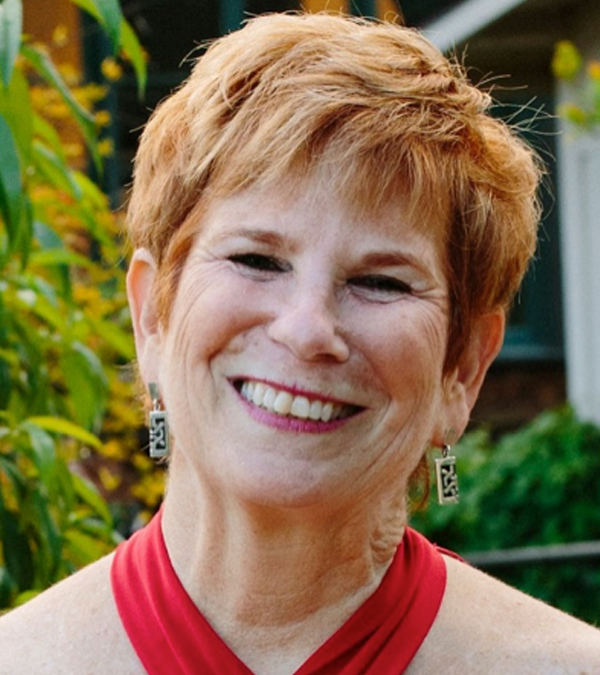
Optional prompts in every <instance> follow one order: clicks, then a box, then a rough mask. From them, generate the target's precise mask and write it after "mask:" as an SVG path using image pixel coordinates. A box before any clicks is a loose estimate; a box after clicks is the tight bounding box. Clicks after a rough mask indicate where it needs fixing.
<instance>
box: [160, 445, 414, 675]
mask: <svg viewBox="0 0 600 675" xmlns="http://www.w3.org/2000/svg"><path fill="white" fill-rule="evenodd" d="M404 503H405V500H404V499H403V498H402V499H400V498H398V497H396V498H395V499H393V500H392V499H390V500H388V501H387V502H382V501H381V498H379V499H377V498H375V496H373V495H371V496H370V497H369V499H367V498H366V496H365V501H362V500H356V499H355V500H353V502H352V504H349V503H346V504H338V505H329V506H327V507H326V506H324V505H318V506H315V507H307V508H301V509H294V508H272V507H269V508H267V507H264V506H261V505H256V504H252V503H247V502H244V501H243V500H237V499H235V498H231V497H224V496H223V495H222V494H221V493H215V492H214V491H213V490H212V489H211V488H210V486H208V485H206V484H205V483H204V482H203V481H202V480H201V479H200V478H198V476H197V475H196V474H195V473H194V472H193V471H192V470H191V467H190V466H187V465H186V464H185V460H183V459H182V458H180V457H178V456H177V455H175V457H174V458H173V460H172V465H171V468H170V481H169V490H168V494H167V498H166V500H165V506H164V513H163V531H164V536H165V541H166V545H167V549H168V551H169V555H170V557H171V560H172V563H173V566H174V568H175V571H176V572H177V575H178V576H179V578H180V580H181V582H182V583H183V586H184V587H185V589H186V591H187V592H188V594H189V595H190V597H191V598H192V600H193V601H194V602H195V603H196V605H197V606H198V607H199V609H200V610H201V611H202V613H203V614H204V616H205V617H206V618H207V619H208V621H209V622H210V623H211V625H212V626H213V628H214V629H215V630H216V631H217V632H218V633H219V634H220V636H221V637H222V638H223V639H224V640H225V642H226V643H227V644H228V645H229V646H230V647H231V648H232V649H233V651H234V652H235V653H236V654H237V655H238V656H239V657H240V658H242V660H243V661H244V662H246V664H247V665H249V666H250V667H254V668H255V669H256V670H255V672H261V673H276V672H293V671H294V670H295V669H296V668H297V667H298V666H299V665H300V664H301V663H302V662H303V661H304V660H305V659H306V658H307V657H308V656H309V655H310V654H311V653H312V652H313V651H315V650H316V649H317V648H318V647H319V645H320V644H322V642H323V641H324V640H325V639H327V637H329V636H330V635H331V634H332V633H333V632H335V630H337V628H339V627H340V626H341V625H342V624H343V623H344V622H345V621H346V620H347V619H348V618H349V617H350V616H351V614H352V613H353V612H354V611H356V609H358V607H359V606H360V605H361V604H362V603H363V602H364V601H365V600H366V599H367V598H368V597H369V596H370V595H371V594H372V593H373V592H374V591H375V590H376V588H377V587H378V585H379V583H380V582H381V580H382V578H383V576H384V574H385V572H386V570H387V568H388V567H389V564H390V562H391V560H392V558H393V555H394V552H395V550H396V548H397V546H398V543H399V542H400V540H401V538H402V534H403V531H404V523H405V519H406V514H405V509H404ZM307 619H310V620H307ZM266 655H267V656H266ZM282 655H285V656H282ZM265 658H273V659H275V663H280V662H281V659H282V658H283V662H284V665H283V667H282V668H279V667H271V666H270V665H269V664H267V663H265V662H264V659H265ZM271 665H272V664H271Z"/></svg>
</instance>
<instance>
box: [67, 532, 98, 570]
mask: <svg viewBox="0 0 600 675" xmlns="http://www.w3.org/2000/svg"><path fill="white" fill-rule="evenodd" d="M65 540H66V541H65V546H66V549H67V552H68V555H69V557H70V558H71V559H72V560H73V561H74V562H75V563H76V564H77V566H78V567H83V566H84V565H87V564H89V563H91V562H93V561H94V560H97V559H98V558H100V557H101V556H102V555H105V554H106V553H107V546H106V544H105V543H104V542H102V541H99V540H98V539H96V538H95V537H90V536H89V535H88V534H84V533H83V532H80V531H78V530H75V529H73V530H68V531H67V532H65Z"/></svg>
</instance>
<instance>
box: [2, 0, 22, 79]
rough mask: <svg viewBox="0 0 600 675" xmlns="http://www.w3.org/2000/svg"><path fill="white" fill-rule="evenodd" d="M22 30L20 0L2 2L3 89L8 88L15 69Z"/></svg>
mask: <svg viewBox="0 0 600 675" xmlns="http://www.w3.org/2000/svg"><path fill="white" fill-rule="evenodd" d="M22 30H23V5H22V3H21V0H4V2H3V3H2V4H0V76H1V77H2V83H3V84H4V86H5V87H8V85H9V83H10V80H11V77H12V72H13V68H14V67H15V59H16V58H17V54H18V53H19V45H20V44H21V33H22Z"/></svg>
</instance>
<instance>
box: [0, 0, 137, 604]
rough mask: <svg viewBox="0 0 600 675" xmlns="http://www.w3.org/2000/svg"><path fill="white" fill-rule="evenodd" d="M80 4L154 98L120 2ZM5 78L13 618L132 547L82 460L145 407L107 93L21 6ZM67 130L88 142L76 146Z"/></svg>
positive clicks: (7, 504) (4, 408) (1, 196)
mask: <svg viewBox="0 0 600 675" xmlns="http://www.w3.org/2000/svg"><path fill="white" fill-rule="evenodd" d="M72 2H74V4H75V5H77V6H78V7H80V8H81V9H83V10H85V11H86V12H88V13H89V14H91V15H92V16H93V17H94V18H95V19H96V20H97V21H98V23H99V24H100V25H101V26H102V28H103V29H104V30H105V31H106V33H107V34H108V35H109V37H110V40H111V44H112V47H113V50H114V57H113V61H114V62H116V59H117V58H120V59H122V60H126V61H129V62H130V63H131V64H132V67H133V69H134V70H135V72H136V74H137V77H138V83H139V87H140V91H142V90H143V88H144V84H145V72H146V71H145V60H144V55H143V52H142V50H141V48H140V45H139V43H138V41H137V39H136V37H135V35H134V33H133V31H132V30H131V27H130V26H129V24H128V23H127V22H126V21H125V19H124V18H123V15H122V13H121V9H120V6H119V3H118V0H72ZM0 80H1V82H0V152H1V159H0V279H1V281H0V607H8V606H11V605H12V604H14V603H18V602H20V601H22V600H24V599H26V598H27V597H29V595H31V593H35V592H37V591H39V590H41V589H43V588H45V587H46V586H48V585H49V584H51V583H53V582H54V581H56V580H58V579H60V578H61V577H63V576H65V575H66V574H68V573H69V572H71V571H72V570H73V569H75V568H76V567H79V566H81V565H83V564H85V563H87V562H90V561H91V560H93V559H95V558H97V557H98V556H99V555H101V554H103V553H105V552H107V551H108V550H110V548H111V547H112V546H114V544H115V543H116V542H117V541H118V539H119V536H118V534H117V533H116V531H115V530H114V525H113V519H112V517H111V513H110V511H109V509H108V507H107V505H106V502H105V501H104V499H103V498H102V497H100V495H99V494H98V492H97V490H96V489H95V488H94V487H93V486H92V484H91V483H90V482H89V481H88V480H87V479H86V478H84V477H83V463H82V459H85V458H86V457H88V456H90V455H91V454H92V453H93V452H94V451H97V452H99V453H102V452H103V451H104V447H105V446H106V445H107V443H103V442H102V441H101V440H100V439H101V438H104V435H103V429H104V428H105V426H106V424H107V423H112V424H113V427H114V426H115V406H118V405H122V406H125V405H127V404H125V401H127V402H128V404H129V407H132V406H131V400H132V399H133V391H132V387H131V386H130V385H128V384H127V377H126V376H124V375H123V372H122V370H119V364H123V363H126V362H128V361H129V360H130V359H131V358H132V357H133V347H132V342H131V337H130V332H129V330H128V314H127V310H126V299H125V294H124V291H123V289H124V283H123V270H122V266H121V253H120V245H119V244H118V233H119V224H118V221H117V219H116V218H115V216H114V215H113V214H112V213H111V211H110V208H109V204H108V200H107V197H106V195H105V194H104V193H103V192H102V191H101V190H100V189H99V187H98V186H97V185H96V184H95V183H93V182H92V181H91V180H90V178H89V177H88V176H87V174H86V173H85V172H84V171H82V170H81V168H82V166H84V164H83V165H82V158H83V159H85V155H86V153H85V152H84V151H83V147H85V150H86V151H87V156H88V157H89V158H91V161H92V162H93V164H94V165H95V166H96V169H97V171H98V172H99V173H101V172H102V155H103V147H104V146H103V139H102V129H103V125H104V123H105V119H104V118H105V117H106V114H104V115H103V111H95V110H94V105H95V104H97V103H98V102H99V101H101V100H102V97H103V96H104V93H105V88H104V87H98V86H97V85H87V86H82V85H80V84H79V83H78V82H76V80H77V77H76V76H74V75H73V73H72V70H71V71H67V70H66V69H62V68H61V67H60V64H58V65H57V64H55V63H54V61H53V60H52V58H51V55H50V53H49V48H48V46H41V45H38V44H35V43H33V42H31V41H29V40H28V39H27V38H25V37H24V36H23V35H22V5H21V0H4V1H3V2H2V3H1V4H0ZM73 85H75V86H73ZM69 125H70V126H69ZM65 128H68V129H70V131H69V133H71V132H72V131H73V130H75V131H76V132H77V133H78V135H79V136H78V137H79V138H80V139H81V142H79V141H78V142H76V143H72V142H70V143H69V142H65V140H64V135H65V133H64V132H65ZM71 135H72V134H71ZM82 143H83V145H82ZM77 165H79V167H80V168H79V169H78V168H76V167H77ZM109 392H110V393H111V396H110V398H111V401H112V403H111V405H110V406H109V404H108V400H109ZM117 417H118V411H117ZM117 427H118V424H117ZM131 433H132V432H129V434H130V435H131ZM124 446H125V447H127V442H125V443H124ZM100 468H101V469H102V468H103V469H105V473H106V467H102V466H101V467H100Z"/></svg>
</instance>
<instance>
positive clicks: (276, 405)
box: [233, 380, 364, 422]
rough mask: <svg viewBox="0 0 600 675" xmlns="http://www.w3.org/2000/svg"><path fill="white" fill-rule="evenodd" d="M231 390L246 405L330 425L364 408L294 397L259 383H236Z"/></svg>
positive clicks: (287, 392)
mask: <svg viewBox="0 0 600 675" xmlns="http://www.w3.org/2000/svg"><path fill="white" fill-rule="evenodd" d="M233 384H234V386H235V388H236V389H237V391H238V392H239V393H240V395H241V396H242V398H244V399H245V400H246V401H248V402H249V403H252V404H253V405H255V406H257V407H259V408H263V409H264V410H267V411H268V412H270V413H273V414H274V415H280V416H281V417H292V418H295V419H300V420H311V421H314V422H333V421H334V420H342V419H346V418H348V417H351V416H352V415H356V414H357V413H359V412H360V411H361V410H363V409H364V408H361V407H359V406H354V405H346V404H343V403H333V402H332V401H324V400H320V399H318V398H313V397H311V398H310V399H309V398H308V397H306V396H302V395H295V394H292V393H290V392H289V391H286V390H283V389H277V388H275V387H272V386H270V385H267V384H263V383H262V382H251V381H249V380H236V381H235V382H234V383H233Z"/></svg>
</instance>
